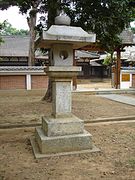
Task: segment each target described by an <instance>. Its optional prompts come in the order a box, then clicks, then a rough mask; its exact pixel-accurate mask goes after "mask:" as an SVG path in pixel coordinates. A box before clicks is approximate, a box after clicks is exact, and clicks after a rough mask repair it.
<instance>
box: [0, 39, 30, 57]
mask: <svg viewBox="0 0 135 180" xmlns="http://www.w3.org/2000/svg"><path fill="white" fill-rule="evenodd" d="M2 38H3V40H4V43H2V44H1V45H0V57H3V56H8V57H9V56H10V57H12V56H14V57H17V56H19V57H28V52H29V40H30V38H29V36H24V37H21V36H2Z"/></svg>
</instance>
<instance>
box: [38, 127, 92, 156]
mask: <svg viewBox="0 0 135 180" xmlns="http://www.w3.org/2000/svg"><path fill="white" fill-rule="evenodd" d="M35 137H36V141H37V143H38V146H39V149H40V152H41V153H42V154H51V153H61V152H72V151H81V150H88V149H92V135H91V134H90V133H88V132H87V131H84V132H83V133H82V134H73V135H65V136H55V137H47V136H46V135H45V134H44V131H43V130H42V128H40V127H37V128H36V133H35Z"/></svg>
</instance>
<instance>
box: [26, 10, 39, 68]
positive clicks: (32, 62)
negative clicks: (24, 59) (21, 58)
mask: <svg viewBox="0 0 135 180" xmlns="http://www.w3.org/2000/svg"><path fill="white" fill-rule="evenodd" d="M33 11H35V13H31V12H33ZM31 12H30V17H28V18H27V22H28V26H29V29H30V43H29V58H28V66H34V65H35V37H36V31H35V26H36V19H37V13H36V10H35V9H34V8H33V9H32V10H31Z"/></svg>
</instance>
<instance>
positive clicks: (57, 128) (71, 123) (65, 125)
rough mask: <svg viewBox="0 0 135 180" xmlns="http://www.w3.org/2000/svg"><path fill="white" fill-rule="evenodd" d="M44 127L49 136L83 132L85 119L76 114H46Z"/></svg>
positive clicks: (43, 121) (43, 122)
mask: <svg viewBox="0 0 135 180" xmlns="http://www.w3.org/2000/svg"><path fill="white" fill-rule="evenodd" d="M42 129H43V131H44V134H45V135H46V136H48V137H51V136H65V135H72V134H81V133H83V130H84V121H83V120H81V119H79V118H78V117H76V116H74V115H72V116H71V117H63V118H62V117H61V118H53V117H45V116H44V117H42Z"/></svg>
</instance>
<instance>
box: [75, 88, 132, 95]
mask: <svg viewBox="0 0 135 180" xmlns="http://www.w3.org/2000/svg"><path fill="white" fill-rule="evenodd" d="M72 93H84V94H88V95H98V94H135V89H114V90H110V89H104V90H101V89H99V90H89V89H87V90H79V89H78V90H73V91H72Z"/></svg>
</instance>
